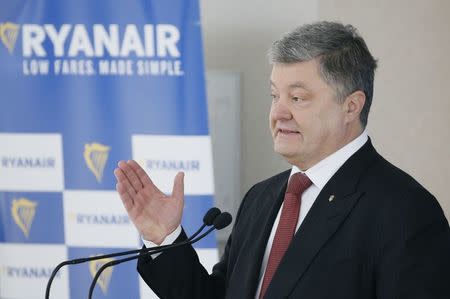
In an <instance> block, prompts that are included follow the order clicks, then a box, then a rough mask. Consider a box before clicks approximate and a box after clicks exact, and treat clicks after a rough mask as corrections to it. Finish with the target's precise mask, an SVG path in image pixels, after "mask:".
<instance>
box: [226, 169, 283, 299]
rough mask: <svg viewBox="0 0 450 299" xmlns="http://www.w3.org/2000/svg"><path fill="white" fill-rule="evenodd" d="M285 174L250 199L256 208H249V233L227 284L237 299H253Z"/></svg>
mask: <svg viewBox="0 0 450 299" xmlns="http://www.w3.org/2000/svg"><path fill="white" fill-rule="evenodd" d="M289 173H290V170H288V171H285V172H284V173H282V174H281V175H280V177H279V179H278V180H277V181H274V182H273V183H272V184H270V185H267V187H266V188H265V190H264V191H263V192H262V194H261V196H259V197H258V198H254V199H253V200H256V201H257V204H258V206H257V207H255V206H254V207H253V209H255V210H256V209H257V211H255V214H254V215H255V217H253V218H252V219H251V220H250V221H249V222H248V223H250V225H249V228H250V231H249V232H248V234H247V236H246V239H245V241H244V244H243V246H242V248H243V252H242V254H241V255H240V257H239V258H238V260H237V262H236V267H235V269H234V270H233V273H236V274H237V275H232V276H231V279H232V281H230V285H234V286H237V287H238V288H239V290H237V293H236V294H239V298H253V297H254V296H255V292H256V287H257V286H258V281H259V280H258V279H259V274H260V270H261V263H262V259H263V256H264V251H265V249H266V244H267V240H268V238H269V235H270V232H271V230H272V226H273V222H274V221H275V218H276V216H277V213H278V210H279V209H280V206H281V203H282V201H283V198H284V193H285V190H286V186H287V180H288V178H289ZM243 290H244V291H243ZM229 291H230V290H229ZM229 295H232V294H228V295H227V297H228V298H231V297H229Z"/></svg>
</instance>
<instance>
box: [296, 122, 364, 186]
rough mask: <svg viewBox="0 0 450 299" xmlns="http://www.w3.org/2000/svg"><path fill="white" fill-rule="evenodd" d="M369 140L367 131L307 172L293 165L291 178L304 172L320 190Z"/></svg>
mask: <svg viewBox="0 0 450 299" xmlns="http://www.w3.org/2000/svg"><path fill="white" fill-rule="evenodd" d="M367 140H368V135H367V129H365V130H364V131H363V132H362V133H361V135H359V136H358V137H356V138H355V139H353V140H352V141H351V142H349V143H348V144H346V145H345V146H343V147H342V148H340V149H339V150H337V151H336V152H334V153H332V154H331V155H329V156H328V157H326V158H325V159H323V160H321V161H320V162H319V163H317V164H316V165H314V166H313V167H311V168H309V169H308V170H306V171H302V170H300V169H299V168H298V167H297V166H295V165H293V166H292V170H291V174H290V175H291V176H292V175H293V174H294V173H297V172H302V173H304V174H306V175H307V176H308V178H309V179H310V180H311V182H312V183H313V184H314V185H315V186H316V187H318V188H319V189H320V190H322V188H323V187H324V186H325V184H326V183H327V182H328V181H329V180H330V179H331V177H332V176H333V175H334V174H335V173H336V172H337V171H338V169H339V168H340V167H341V166H342V165H343V164H344V163H345V161H347V160H348V159H349V158H350V157H351V156H352V155H353V154H354V153H356V152H357V151H358V150H359V149H360V148H361V147H362V146H363V145H364V144H365V143H366V142H367Z"/></svg>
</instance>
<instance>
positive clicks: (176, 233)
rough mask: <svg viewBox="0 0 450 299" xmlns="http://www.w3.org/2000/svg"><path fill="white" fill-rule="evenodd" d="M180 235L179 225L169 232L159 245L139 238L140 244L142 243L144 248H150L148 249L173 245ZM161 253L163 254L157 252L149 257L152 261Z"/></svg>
mask: <svg viewBox="0 0 450 299" xmlns="http://www.w3.org/2000/svg"><path fill="white" fill-rule="evenodd" d="M180 234H181V225H178V227H177V228H176V229H175V230H174V231H173V232H171V233H170V234H169V235H167V236H166V238H165V239H164V240H163V241H162V243H161V244H159V245H157V244H155V243H153V242H152V241H147V240H145V239H144V238H143V237H142V236H141V239H142V243H144V246H145V247H147V248H150V247H155V246H165V245H170V244H173V242H175V240H176V239H177V238H178V237H179V236H180ZM161 253H163V252H158V253H155V254H152V255H151V256H152V258H153V259H155V258H156V257H158V256H159V255H160V254H161Z"/></svg>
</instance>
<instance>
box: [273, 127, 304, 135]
mask: <svg viewBox="0 0 450 299" xmlns="http://www.w3.org/2000/svg"><path fill="white" fill-rule="evenodd" d="M295 134H300V132H299V131H297V130H292V129H281V128H278V129H277V135H295Z"/></svg>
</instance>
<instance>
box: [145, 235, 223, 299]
mask: <svg viewBox="0 0 450 299" xmlns="http://www.w3.org/2000/svg"><path fill="white" fill-rule="evenodd" d="M186 239H187V237H186V234H185V232H184V231H182V233H181V234H180V236H179V237H178V239H177V241H176V242H182V241H184V240H186ZM137 269H138V272H139V274H140V275H141V277H142V278H143V279H144V281H145V282H146V283H147V285H148V286H149V287H150V288H151V289H152V290H153V291H154V292H155V294H156V295H158V296H159V297H160V298H161V299H166V298H223V297H224V293H225V276H224V273H226V255H225V254H224V256H223V257H222V260H221V261H220V262H219V263H218V264H216V265H215V266H214V269H213V273H212V274H211V275H209V274H208V272H207V271H206V270H205V268H204V267H203V266H202V264H201V263H200V261H199V259H198V256H197V253H196V252H195V249H194V248H193V247H192V246H190V245H189V246H181V247H179V248H174V249H171V250H168V251H166V252H164V253H163V254H161V255H160V256H158V258H156V259H152V258H151V257H140V258H139V260H138V266H137Z"/></svg>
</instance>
